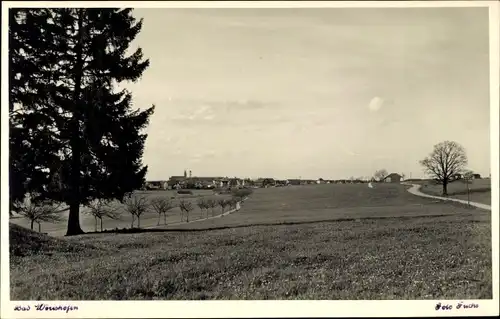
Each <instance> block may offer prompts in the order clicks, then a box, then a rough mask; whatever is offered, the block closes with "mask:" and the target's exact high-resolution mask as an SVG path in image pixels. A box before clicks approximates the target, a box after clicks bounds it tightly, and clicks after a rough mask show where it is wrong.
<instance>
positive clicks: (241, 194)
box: [232, 188, 253, 202]
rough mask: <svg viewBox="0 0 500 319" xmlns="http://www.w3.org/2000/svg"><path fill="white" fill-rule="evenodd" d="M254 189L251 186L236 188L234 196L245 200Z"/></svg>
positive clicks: (239, 199)
mask: <svg viewBox="0 0 500 319" xmlns="http://www.w3.org/2000/svg"><path fill="white" fill-rule="evenodd" d="M252 192H253V191H252V190H251V189H250V188H240V189H236V190H235V191H233V194H232V195H233V197H234V198H236V199H237V200H238V201H240V202H241V201H243V200H244V199H245V198H246V197H248V196H250V195H251V194H252Z"/></svg>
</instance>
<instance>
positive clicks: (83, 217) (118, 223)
mask: <svg viewBox="0 0 500 319" xmlns="http://www.w3.org/2000/svg"><path fill="white" fill-rule="evenodd" d="M136 194H137V195H143V196H146V197H147V198H148V199H149V200H151V199H153V198H155V197H167V198H171V199H173V200H174V202H178V201H179V199H181V198H183V199H186V200H188V201H190V202H192V203H193V206H194V207H195V210H193V212H191V214H190V220H196V219H201V218H205V217H206V211H205V213H204V215H201V212H200V210H199V209H198V207H197V206H196V201H197V200H198V199H199V198H200V197H206V198H219V197H224V198H225V197H227V196H225V195H219V196H214V195H213V192H212V191H211V190H193V195H179V194H177V192H176V191H172V190H169V191H140V192H137V193H136ZM112 206H114V207H117V208H118V209H119V210H120V212H121V217H120V219H118V220H110V219H107V218H105V219H104V222H103V229H115V228H129V227H131V223H132V216H131V215H130V214H129V213H127V212H126V211H125V210H124V208H123V207H124V206H123V205H122V204H120V203H119V202H114V203H112ZM87 211H88V209H87V208H86V207H81V208H80V224H81V227H82V229H83V230H84V231H85V232H93V231H94V230H95V220H94V217H93V216H91V215H89V214H86V212H87ZM215 212H216V214H220V213H221V208H220V207H217V208H216V209H215ZM209 216H211V212H210V213H209ZM61 217H62V220H61V221H60V222H58V223H43V224H42V232H44V233H48V234H49V235H51V236H64V235H65V234H66V226H67V223H68V211H66V212H63V213H61ZM180 221H181V212H180V209H179V208H178V207H176V208H174V209H172V210H171V211H169V213H168V215H167V223H168V224H171V223H178V222H180ZM11 222H12V223H14V224H17V225H20V226H23V227H27V228H29V227H30V222H29V220H27V219H25V218H14V219H11ZM157 222H158V215H157V214H156V213H155V212H154V211H153V210H149V211H148V212H146V213H144V214H143V215H142V216H141V227H151V226H156V224H157ZM161 223H163V217H162V218H161ZM35 229H36V230H37V229H38V228H37V226H36V225H35Z"/></svg>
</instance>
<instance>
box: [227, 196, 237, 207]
mask: <svg viewBox="0 0 500 319" xmlns="http://www.w3.org/2000/svg"><path fill="white" fill-rule="evenodd" d="M237 202H238V200H237V199H236V198H234V197H232V198H230V199H229V200H228V203H229V207H230V208H231V209H235V208H236V203H237Z"/></svg>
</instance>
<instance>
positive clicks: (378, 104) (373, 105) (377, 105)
mask: <svg viewBox="0 0 500 319" xmlns="http://www.w3.org/2000/svg"><path fill="white" fill-rule="evenodd" d="M384 102H385V100H384V99H383V98H381V97H378V96H376V97H374V98H373V99H371V101H370V103H369V104H368V109H369V110H370V111H371V112H377V111H378V110H380V109H381V108H382V106H383V105H384Z"/></svg>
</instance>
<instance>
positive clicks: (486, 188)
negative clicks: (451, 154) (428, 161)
mask: <svg viewBox="0 0 500 319" xmlns="http://www.w3.org/2000/svg"><path fill="white" fill-rule="evenodd" d="M420 184H421V185H422V188H421V189H420V190H421V191H422V193H426V194H429V195H436V196H442V192H443V186H442V185H439V184H436V183H435V182H433V181H425V182H421V183H420ZM469 188H470V200H471V201H473V202H478V203H483V204H488V205H491V179H489V178H482V179H474V180H472V181H471V183H470V184H469ZM448 196H449V197H452V198H457V199H464V200H467V184H466V183H465V182H463V181H460V180H458V181H454V182H451V183H450V184H448Z"/></svg>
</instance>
